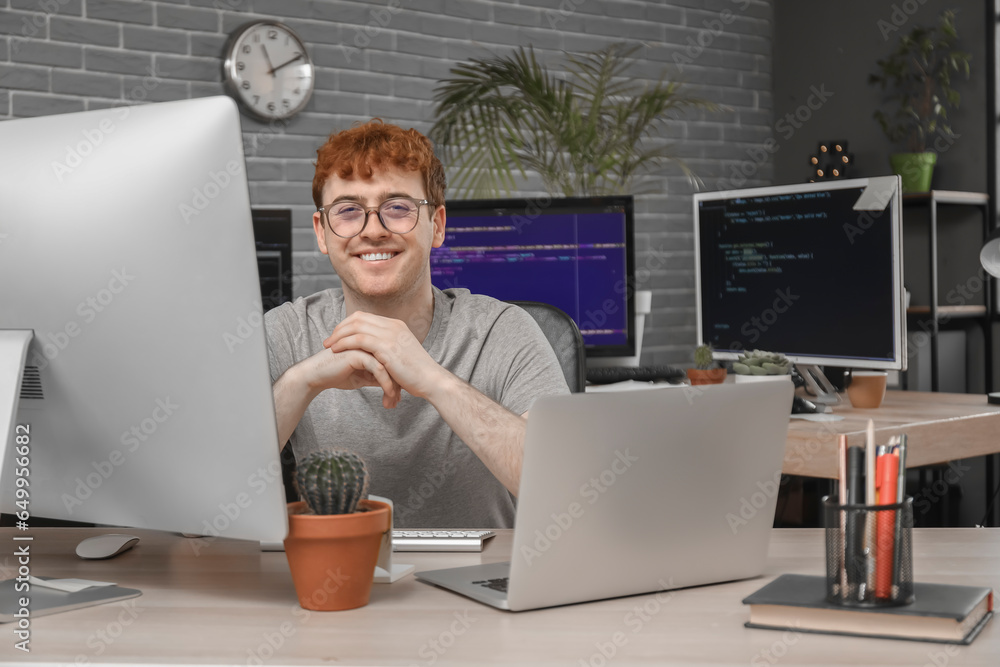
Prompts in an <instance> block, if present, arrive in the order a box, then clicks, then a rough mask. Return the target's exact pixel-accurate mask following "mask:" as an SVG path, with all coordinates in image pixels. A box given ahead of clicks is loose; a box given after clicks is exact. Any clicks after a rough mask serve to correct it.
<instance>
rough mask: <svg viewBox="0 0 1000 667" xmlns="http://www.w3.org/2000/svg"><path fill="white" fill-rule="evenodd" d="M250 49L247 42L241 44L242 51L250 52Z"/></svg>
mask: <svg viewBox="0 0 1000 667" xmlns="http://www.w3.org/2000/svg"><path fill="white" fill-rule="evenodd" d="M250 50H251V49H250V45H249V44H244V45H243V53H250Z"/></svg>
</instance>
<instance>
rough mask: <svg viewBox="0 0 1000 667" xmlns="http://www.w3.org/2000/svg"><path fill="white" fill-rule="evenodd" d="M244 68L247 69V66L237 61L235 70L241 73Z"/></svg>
mask: <svg viewBox="0 0 1000 667" xmlns="http://www.w3.org/2000/svg"><path fill="white" fill-rule="evenodd" d="M246 68H247V64H246V63H245V62H243V61H242V60H241V61H239V62H238V63H236V69H238V70H239V71H241V72H242V71H243V70H245V69H246Z"/></svg>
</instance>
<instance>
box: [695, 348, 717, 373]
mask: <svg viewBox="0 0 1000 667" xmlns="http://www.w3.org/2000/svg"><path fill="white" fill-rule="evenodd" d="M694 367H695V368H697V369H698V370H700V371H707V370H710V369H712V368H715V359H713V358H712V346H711V345H699V346H698V347H696V348H695V349H694Z"/></svg>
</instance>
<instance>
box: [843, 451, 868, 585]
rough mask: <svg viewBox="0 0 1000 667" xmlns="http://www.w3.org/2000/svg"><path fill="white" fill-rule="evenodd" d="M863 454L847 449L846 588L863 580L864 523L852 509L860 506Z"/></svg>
mask: <svg viewBox="0 0 1000 667" xmlns="http://www.w3.org/2000/svg"><path fill="white" fill-rule="evenodd" d="M864 458H865V455H864V452H863V451H862V449H861V448H860V447H857V446H851V447H848V448H847V503H848V505H851V506H852V508H851V509H848V510H847V536H846V538H845V546H846V549H847V557H846V559H845V560H846V566H847V583H848V587H849V588H851V587H856V586H857V587H860V586H861V584H862V582H864V580H865V576H864V569H863V565H864V560H863V558H862V554H861V537H862V531H863V530H864V522H863V521H859V520H858V512H857V511H856V510H855V509H853V507H856V506H858V505H860V504H861V502H862V501H861V493H862V481H861V480H862V470H863V466H864Z"/></svg>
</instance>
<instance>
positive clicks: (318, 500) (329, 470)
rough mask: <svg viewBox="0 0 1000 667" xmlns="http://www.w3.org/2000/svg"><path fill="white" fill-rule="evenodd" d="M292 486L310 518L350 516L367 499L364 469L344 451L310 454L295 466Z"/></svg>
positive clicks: (361, 463)
mask: <svg viewBox="0 0 1000 667" xmlns="http://www.w3.org/2000/svg"><path fill="white" fill-rule="evenodd" d="M295 486H296V488H297V489H298V491H299V497H301V498H302V499H303V500H304V501H305V502H306V505H308V506H309V509H311V510H312V513H313V514H351V513H353V512H354V511H356V510H357V508H358V502H359V501H361V500H363V499H365V498H367V497H368V467H367V466H366V465H365V462H364V459H362V458H361V457H360V456H358V455H357V454H355V453H354V452H349V451H347V450H344V449H333V450H324V451H319V452H313V453H312V454H309V455H308V456H306V457H305V459H303V460H302V461H300V462H299V463H298V464H297V465H296V471H295Z"/></svg>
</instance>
